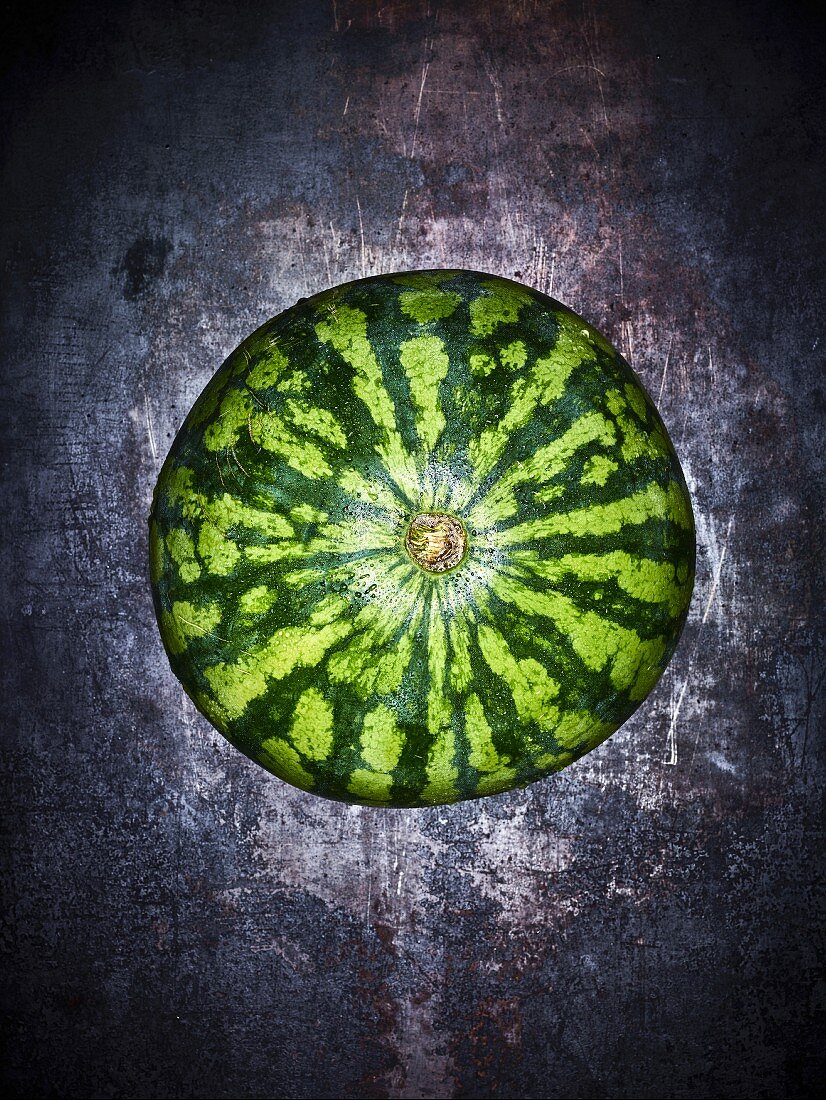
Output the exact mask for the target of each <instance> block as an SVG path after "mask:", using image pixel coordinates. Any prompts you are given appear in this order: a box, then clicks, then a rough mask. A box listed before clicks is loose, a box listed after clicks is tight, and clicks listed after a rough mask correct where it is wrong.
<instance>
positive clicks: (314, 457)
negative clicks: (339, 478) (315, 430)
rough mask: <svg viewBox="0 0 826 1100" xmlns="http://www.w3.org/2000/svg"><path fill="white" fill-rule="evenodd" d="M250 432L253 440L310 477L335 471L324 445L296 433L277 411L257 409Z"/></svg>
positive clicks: (322, 476) (313, 477)
mask: <svg viewBox="0 0 826 1100" xmlns="http://www.w3.org/2000/svg"><path fill="white" fill-rule="evenodd" d="M250 435H251V437H252V441H253V442H254V443H257V444H259V445H260V446H261V447H263V448H264V450H265V451H269V452H270V454H274V455H278V457H279V458H281V459H282V460H283V461H284V462H285V463H286V464H287V465H288V466H291V467H292V469H294V470H296V471H297V472H298V473H299V474H303V475H304V477H306V478H309V479H310V480H316V479H318V478H324V477H330V475H331V474H332V472H333V468H332V466H331V465H330V463H329V462H328V461H327V459H326V458H325V456H324V453H323V452H322V451H321V449H320V448H319V447H317V446H316V445H315V443H312V442H311V441H310V440H309V439H307V438H306V436H297V435H294V434H293V433H292V432H291V431H290V429H289V428H288V427H287V425H286V424H285V423H284V421H283V420H282V419H281V417H280V416H276V414H275V413H262V412H256V413H255V415H254V416H253V417H252V419H251V421H250Z"/></svg>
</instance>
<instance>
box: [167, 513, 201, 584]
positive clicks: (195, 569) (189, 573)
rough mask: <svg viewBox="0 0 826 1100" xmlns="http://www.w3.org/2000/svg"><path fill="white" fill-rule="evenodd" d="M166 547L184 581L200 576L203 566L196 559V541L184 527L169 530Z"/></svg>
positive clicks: (187, 581) (194, 579) (193, 579)
mask: <svg viewBox="0 0 826 1100" xmlns="http://www.w3.org/2000/svg"><path fill="white" fill-rule="evenodd" d="M166 548H167V550H168V551H169V555H170V557H171V558H172V560H173V561H174V562H175V564H176V565H177V566H178V572H179V573H180V575H181V580H182V581H184V582H185V583H189V582H190V581H196V580H197V579H198V577H200V575H201V567H200V565H199V564H198V562H197V561H196V560H195V543H194V542H193V541H192V539H191V538H190V537H189V535H188V534H187V533H186V531H184V529H183V528H182V527H173V528H172V530H171V531H168V532H167V535H166Z"/></svg>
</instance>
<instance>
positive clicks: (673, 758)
mask: <svg viewBox="0 0 826 1100" xmlns="http://www.w3.org/2000/svg"><path fill="white" fill-rule="evenodd" d="M690 671H691V669H690V668H689V672H688V673H686V678H685V680H684V681H683V686H682V689H681V691H680V694H679V697H678V698H677V705H676V706H675V707H674V710H673V711H672V713H671V724H670V725H669V727H668V736H667V737H666V741H665V747H666V752H667V753H668V755H667V756H666V758H665V762H666V764H676V763H677V719H678V718H679V717H680V707H681V706H682V705H683V699H684V698H685V691H686V688H687V687H688V679H689V674H690Z"/></svg>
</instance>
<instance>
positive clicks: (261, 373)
mask: <svg viewBox="0 0 826 1100" xmlns="http://www.w3.org/2000/svg"><path fill="white" fill-rule="evenodd" d="M289 365H290V364H289V362H288V361H287V357H286V356H285V355H284V354H283V353H282V352H281V351H279V350H278V348H277V347H275V346H274V345H273V346H271V347H270V348H269V349H268V350H267V352H266V355H265V356H264V357H262V358H261V359H259V361H258V362H257V363H256V364H255V366H254V367H253V368H252V370H251V371H250V372H249V374H248V375H247V385H248V386H250V387H251V388H252V389H254V390H266V389H269V388H270V387H271V386H274V385H276V383H277V382H278V380H279V378H280V377H281V376H282V374H283V373H284V371H285V370H286V369H287V367H288V366H289Z"/></svg>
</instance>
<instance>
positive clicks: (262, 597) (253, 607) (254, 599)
mask: <svg viewBox="0 0 826 1100" xmlns="http://www.w3.org/2000/svg"><path fill="white" fill-rule="evenodd" d="M277 600H278V593H277V592H276V591H275V590H274V589H272V588H267V586H266V585H265V584H259V585H257V586H256V587H255V588H249V589H247V591H246V592H243V593H242V594H241V599H240V600H239V601H238V607H239V610H240V612H241V614H242V615H243V616H244V618H247V619H251V618H254V617H255V616H256V615H263V614H264V613H265V612H267V611H269V610H270V608H271V607H273V606H274V605H275V603H276V601H277Z"/></svg>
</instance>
